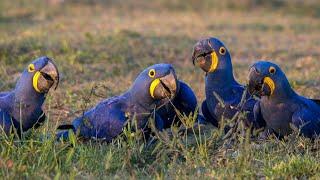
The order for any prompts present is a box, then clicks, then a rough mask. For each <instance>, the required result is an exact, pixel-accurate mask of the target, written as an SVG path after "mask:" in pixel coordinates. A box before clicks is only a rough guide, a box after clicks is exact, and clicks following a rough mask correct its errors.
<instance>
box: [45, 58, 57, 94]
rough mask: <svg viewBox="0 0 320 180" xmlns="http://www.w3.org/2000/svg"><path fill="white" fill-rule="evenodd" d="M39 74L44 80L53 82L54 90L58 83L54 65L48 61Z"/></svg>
mask: <svg viewBox="0 0 320 180" xmlns="http://www.w3.org/2000/svg"><path fill="white" fill-rule="evenodd" d="M40 73H41V74H42V76H43V77H44V78H45V79H46V80H48V81H52V82H53V86H54V89H55V90H56V89H57V87H58V85H59V82H60V74H59V70H58V68H57V66H56V64H55V63H54V62H53V61H52V60H51V59H50V60H49V61H48V63H47V65H45V66H44V67H43V68H42V69H41V70H40Z"/></svg>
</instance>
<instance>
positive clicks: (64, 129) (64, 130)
mask: <svg viewBox="0 0 320 180" xmlns="http://www.w3.org/2000/svg"><path fill="white" fill-rule="evenodd" d="M57 130H58V132H57V133H56V139H57V140H58V141H67V140H68V139H69V133H70V130H72V131H73V133H75V132H76V130H75V127H74V126H73V125H72V124H66V125H60V126H59V127H58V128H57Z"/></svg>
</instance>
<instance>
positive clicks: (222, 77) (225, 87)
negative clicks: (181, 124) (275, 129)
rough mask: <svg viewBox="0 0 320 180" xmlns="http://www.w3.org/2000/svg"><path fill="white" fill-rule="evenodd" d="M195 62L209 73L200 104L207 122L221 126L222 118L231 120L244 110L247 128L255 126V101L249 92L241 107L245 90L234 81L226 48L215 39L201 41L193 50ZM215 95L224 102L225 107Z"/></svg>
mask: <svg viewBox="0 0 320 180" xmlns="http://www.w3.org/2000/svg"><path fill="white" fill-rule="evenodd" d="M192 61H193V64H194V65H195V64H196V65H197V66H199V67H200V68H201V69H202V70H203V71H205V72H206V77H205V94H206V99H205V100H204V101H203V103H202V105H201V111H202V114H203V116H204V118H205V119H206V121H209V122H211V123H212V124H213V125H214V126H219V121H220V120H221V119H222V117H224V118H227V119H231V118H232V117H233V116H234V115H235V114H236V112H238V111H241V112H247V113H246V116H247V117H246V119H245V125H246V126H247V127H250V126H252V122H253V120H254V116H253V107H254V104H255V100H254V99H253V98H251V96H250V95H249V93H247V94H246V95H245V98H246V99H245V103H244V105H243V106H242V107H238V105H239V104H240V102H241V99H242V96H243V93H244V91H245V87H244V86H243V85H241V84H239V83H238V82H237V81H236V80H235V79H234V76H233V71H232V62H231V56H230V53H229V51H228V50H227V48H226V46H225V45H224V44H223V43H222V42H221V41H220V40H219V39H217V38H214V37H211V38H207V39H203V40H200V41H198V42H197V43H196V44H195V45H194V47H193V53H192ZM214 93H216V94H217V95H218V96H219V97H220V98H221V99H222V100H223V103H224V105H225V106H224V107H223V105H221V104H220V101H219V100H218V98H217V97H216V96H215V95H214Z"/></svg>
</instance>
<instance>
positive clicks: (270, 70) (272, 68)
mask: <svg viewBox="0 0 320 180" xmlns="http://www.w3.org/2000/svg"><path fill="white" fill-rule="evenodd" d="M275 72H276V68H274V67H273V66H271V67H270V68H269V73H270V74H274V73H275Z"/></svg>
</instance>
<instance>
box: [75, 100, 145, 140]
mask: <svg viewBox="0 0 320 180" xmlns="http://www.w3.org/2000/svg"><path fill="white" fill-rule="evenodd" d="M149 116H150V113H148V112H146V111H145V110H144V109H143V108H142V107H140V106H139V105H137V104H133V103H131V102H130V101H129V100H128V98H127V97H124V96H117V97H112V98H109V99H106V100H104V101H102V102H100V103H99V104H98V105H97V106H95V107H94V108H92V109H90V110H89V111H87V112H85V113H84V115H83V116H82V117H80V118H77V119H75V120H74V121H73V123H72V124H73V126H74V128H75V130H76V131H79V132H78V133H79V135H80V136H81V137H85V138H97V139H104V140H106V141H111V140H112V139H113V138H115V137H116V136H118V135H119V134H120V133H121V132H122V130H123V127H124V126H125V125H126V123H127V121H128V120H132V121H133V120H136V122H137V127H138V128H144V126H145V125H146V123H147V121H148V117H149Z"/></svg>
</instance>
